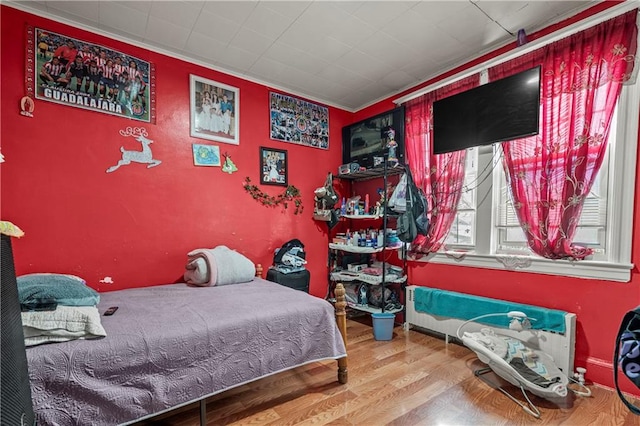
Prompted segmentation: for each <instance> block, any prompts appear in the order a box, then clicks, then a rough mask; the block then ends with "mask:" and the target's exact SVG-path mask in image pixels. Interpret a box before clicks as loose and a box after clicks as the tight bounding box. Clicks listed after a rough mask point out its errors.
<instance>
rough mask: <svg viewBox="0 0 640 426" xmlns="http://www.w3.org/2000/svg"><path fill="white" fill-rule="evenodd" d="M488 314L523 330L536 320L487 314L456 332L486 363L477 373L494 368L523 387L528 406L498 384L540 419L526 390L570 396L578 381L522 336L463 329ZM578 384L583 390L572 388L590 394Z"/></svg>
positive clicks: (543, 395) (510, 314) (551, 396)
mask: <svg viewBox="0 0 640 426" xmlns="http://www.w3.org/2000/svg"><path fill="white" fill-rule="evenodd" d="M488 316H508V317H509V318H511V319H512V324H514V326H512V327H510V328H512V329H518V327H520V330H522V329H524V328H527V326H528V325H529V324H530V321H531V320H534V319H531V318H528V317H527V316H526V315H525V314H524V313H522V312H516V311H511V312H508V313H496V314H485V315H481V316H479V317H476V318H472V319H470V320H468V321H465V322H464V323H462V324H461V325H460V327H459V328H458V331H457V333H456V334H457V337H458V339H460V340H461V341H462V343H463V344H464V345H465V346H467V347H468V348H469V349H471V350H472V351H474V352H475V353H476V355H477V356H478V359H479V360H480V361H482V362H483V363H485V364H487V367H485V368H481V369H478V370H476V371H475V372H474V374H475V375H476V376H480V375H482V374H485V373H488V372H489V371H493V372H494V373H496V374H497V375H498V376H500V377H502V378H503V379H504V380H506V381H507V382H509V383H511V384H512V385H514V386H516V387H518V388H520V390H521V392H522V394H523V396H524V398H525V399H526V401H527V405H525V404H523V403H521V402H520V401H519V400H517V399H516V398H515V397H514V396H513V395H511V394H510V393H509V392H507V391H506V390H505V389H503V388H502V387H498V390H500V391H501V392H502V393H504V394H505V395H506V396H507V397H508V398H509V399H511V400H512V401H514V402H515V403H516V404H518V405H519V406H520V407H522V409H523V410H524V411H526V412H527V413H529V414H531V415H532V416H534V417H535V418H540V411H539V410H538V408H537V407H536V406H535V405H534V404H533V403H532V402H531V400H530V399H529V396H528V395H527V391H529V392H531V393H533V394H534V395H536V396H539V397H541V398H545V399H549V400H553V399H556V398H559V397H560V398H562V397H565V396H566V395H567V390H568V384H569V381H570V380H572V381H574V382H576V383H578V382H577V381H575V380H574V379H573V378H571V379H570V378H569V377H568V376H567V375H565V374H564V373H563V372H562V371H561V370H560V369H559V368H558V367H557V365H556V364H555V362H554V360H553V358H552V357H551V356H550V355H549V354H547V353H546V352H544V351H541V350H537V349H534V348H531V347H530V346H528V345H527V344H526V343H525V342H523V341H521V340H519V339H516V338H513V337H510V336H506V335H501V334H500V333H499V332H497V331H496V329H494V328H492V327H486V328H482V329H481V330H480V331H476V332H465V331H463V328H464V326H465V325H467V324H469V323H470V322H473V321H477V320H479V319H482V318H486V317H488ZM578 385H579V386H580V388H581V389H583V390H575V389H571V390H572V391H573V392H575V393H576V394H578V395H581V396H589V395H591V391H590V390H589V389H588V388H587V387H586V386H584V384H583V383H578Z"/></svg>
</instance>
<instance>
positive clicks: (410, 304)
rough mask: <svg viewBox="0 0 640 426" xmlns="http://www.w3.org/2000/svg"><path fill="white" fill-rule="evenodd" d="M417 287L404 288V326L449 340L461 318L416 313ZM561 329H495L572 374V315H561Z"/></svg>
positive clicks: (476, 327) (475, 327) (473, 326)
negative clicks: (519, 341)
mask: <svg viewBox="0 0 640 426" xmlns="http://www.w3.org/2000/svg"><path fill="white" fill-rule="evenodd" d="M415 288H417V286H414V285H412V286H408V287H407V298H406V307H407V314H406V322H405V324H404V326H405V329H407V330H408V329H410V328H411V327H413V326H416V327H418V328H422V329H425V330H427V331H433V332H436V333H439V334H443V335H444V338H445V341H446V342H447V343H449V336H453V337H454V338H455V337H456V331H457V330H458V327H460V325H461V324H462V323H463V322H464V321H465V320H461V319H457V318H449V317H441V316H437V315H431V314H427V313H424V312H417V311H416V310H415V306H414V289H415ZM564 320H565V329H566V332H565V333H564V334H560V333H553V332H549V331H544V330H523V331H516V330H510V329H507V328H499V329H498V330H497V331H498V332H499V333H500V334H504V335H507V336H511V337H514V338H516V339H519V340H522V341H523V342H526V343H527V345H528V346H530V347H531V348H533V349H539V350H542V351H544V352H546V353H547V354H549V355H551V356H552V357H553V360H554V361H555V363H556V365H557V366H558V368H560V369H561V370H562V371H563V372H564V373H565V374H566V375H568V376H570V377H571V376H572V374H573V371H574V370H573V360H574V354H575V343H576V314H571V313H567V314H565V316H564ZM486 327H491V326H488V325H483V324H478V323H469V324H467V325H466V326H465V327H464V331H478V330H480V329H481V328H486Z"/></svg>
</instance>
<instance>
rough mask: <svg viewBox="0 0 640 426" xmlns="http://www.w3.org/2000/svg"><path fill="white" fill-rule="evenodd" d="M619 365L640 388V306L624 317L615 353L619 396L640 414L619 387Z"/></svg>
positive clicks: (616, 383) (614, 367)
mask: <svg viewBox="0 0 640 426" xmlns="http://www.w3.org/2000/svg"><path fill="white" fill-rule="evenodd" d="M618 365H620V368H621V369H622V372H623V373H624V375H625V376H627V378H628V379H629V380H631V381H632V382H633V383H634V384H635V385H636V386H637V387H638V388H639V389H640V306H638V307H636V308H635V309H634V310H632V311H629V312H627V313H626V314H625V316H624V318H623V319H622V324H620V330H619V331H618V336H617V337H616V348H615V353H614V354H613V382H614V383H615V386H616V391H617V392H618V396H619V397H620V399H621V400H622V402H623V403H624V404H625V405H626V406H627V407H628V408H629V410H631V412H632V413H634V414H638V415H640V408H638V407H636V406H635V405H633V404H631V403H630V402H629V401H627V399H626V398H625V396H624V395H623V394H622V391H621V390H620V388H619V387H618Z"/></svg>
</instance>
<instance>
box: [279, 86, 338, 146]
mask: <svg viewBox="0 0 640 426" xmlns="http://www.w3.org/2000/svg"><path fill="white" fill-rule="evenodd" d="M269 122H270V123H269V134H270V137H271V139H273V140H277V141H282V142H289V143H295V144H298V145H303V146H310V147H313V148H320V149H329V108H327V107H325V106H322V105H319V104H314V103H312V102H308V101H305V100H303V99H299V98H294V97H293V96H287V95H283V94H280V93H276V92H270V93H269Z"/></svg>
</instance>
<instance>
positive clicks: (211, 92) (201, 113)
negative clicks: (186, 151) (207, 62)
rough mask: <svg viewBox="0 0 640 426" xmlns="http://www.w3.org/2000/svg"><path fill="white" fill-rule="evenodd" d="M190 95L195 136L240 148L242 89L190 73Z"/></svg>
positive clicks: (193, 133) (191, 126)
mask: <svg viewBox="0 0 640 426" xmlns="http://www.w3.org/2000/svg"><path fill="white" fill-rule="evenodd" d="M189 95H190V96H189V97H190V110H189V115H190V129H191V136H192V137H194V138H201V139H209V140H213V141H218V142H223V143H229V144H233V145H240V132H239V128H240V126H239V123H240V89H238V88H237V87H233V86H229V85H227V84H223V83H219V82H217V81H213V80H209V79H206V78H203V77H198V76H196V75H193V74H190V76H189Z"/></svg>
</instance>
